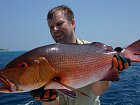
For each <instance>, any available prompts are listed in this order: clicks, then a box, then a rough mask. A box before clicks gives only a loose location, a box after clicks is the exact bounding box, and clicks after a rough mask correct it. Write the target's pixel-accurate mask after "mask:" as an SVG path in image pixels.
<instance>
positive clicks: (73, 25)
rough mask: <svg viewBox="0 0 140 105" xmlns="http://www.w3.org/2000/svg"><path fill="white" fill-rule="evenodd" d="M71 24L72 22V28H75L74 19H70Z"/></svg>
mask: <svg viewBox="0 0 140 105" xmlns="http://www.w3.org/2000/svg"><path fill="white" fill-rule="evenodd" d="M71 24H72V27H73V29H75V26H76V24H75V20H74V19H73V20H72V21H71Z"/></svg>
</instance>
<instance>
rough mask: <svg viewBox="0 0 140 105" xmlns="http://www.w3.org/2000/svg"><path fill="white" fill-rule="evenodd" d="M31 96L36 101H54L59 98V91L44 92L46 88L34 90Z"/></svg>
mask: <svg viewBox="0 0 140 105" xmlns="http://www.w3.org/2000/svg"><path fill="white" fill-rule="evenodd" d="M30 95H31V96H33V97H34V98H35V99H36V100H41V101H53V100H56V98H57V97H58V94H57V91H56V90H54V89H49V90H44V87H42V88H39V89H36V90H32V91H31V92H30Z"/></svg>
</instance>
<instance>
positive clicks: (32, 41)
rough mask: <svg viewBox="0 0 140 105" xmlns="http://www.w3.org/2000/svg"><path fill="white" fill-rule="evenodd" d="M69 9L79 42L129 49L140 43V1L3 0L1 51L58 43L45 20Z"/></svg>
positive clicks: (1, 3) (0, 32) (0, 26)
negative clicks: (52, 12) (60, 7)
mask: <svg viewBox="0 0 140 105" xmlns="http://www.w3.org/2000/svg"><path fill="white" fill-rule="evenodd" d="M58 5H67V6H69V7H70V8H71V9H72V10H73V12H74V14H75V21H76V35H77V37H78V38H81V39H85V40H88V41H91V42H95V41H96V42H102V43H105V44H107V45H111V46H113V47H117V46H120V47H126V46H127V45H129V44H131V43H132V42H134V41H136V40H138V39H140V0H0V49H1V48H5V49H9V50H11V51H15V50H16V51H17V50H19V51H25V50H31V49H34V48H36V47H40V46H44V45H48V44H52V43H55V42H54V41H53V39H52V37H51V35H50V31H49V28H48V24H47V20H46V16H47V13H48V11H49V10H50V9H52V8H53V7H55V6H58Z"/></svg>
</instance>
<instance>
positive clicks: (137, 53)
mask: <svg viewBox="0 0 140 105" xmlns="http://www.w3.org/2000/svg"><path fill="white" fill-rule="evenodd" d="M122 54H124V55H125V56H127V57H128V58H129V59H130V60H131V61H132V62H140V39H139V40H137V41H135V42H134V43H132V44H130V45H129V46H127V47H126V48H125V49H124V50H123V51H122Z"/></svg>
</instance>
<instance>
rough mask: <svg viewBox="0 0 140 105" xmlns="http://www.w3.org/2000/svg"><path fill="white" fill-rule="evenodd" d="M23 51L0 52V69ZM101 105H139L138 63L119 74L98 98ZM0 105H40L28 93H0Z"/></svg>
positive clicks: (139, 76) (139, 74)
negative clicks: (117, 78)
mask: <svg viewBox="0 0 140 105" xmlns="http://www.w3.org/2000/svg"><path fill="white" fill-rule="evenodd" d="M23 53H25V51H3V52H0V69H1V68H3V67H4V66H5V65H6V64H7V63H8V62H10V61H11V60H13V59H14V58H16V57H17V56H19V55H21V54H23ZM100 100H101V105H140V63H132V65H131V67H129V68H128V69H126V70H124V71H123V72H122V73H121V74H120V80H119V81H116V82H112V83H111V84H110V87H109V89H108V90H107V91H106V92H105V93H104V94H103V95H101V96H100ZM0 105H41V104H40V102H39V101H36V100H35V99H34V98H32V97H31V96H30V94H29V92H25V93H12V94H6V93H0Z"/></svg>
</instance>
